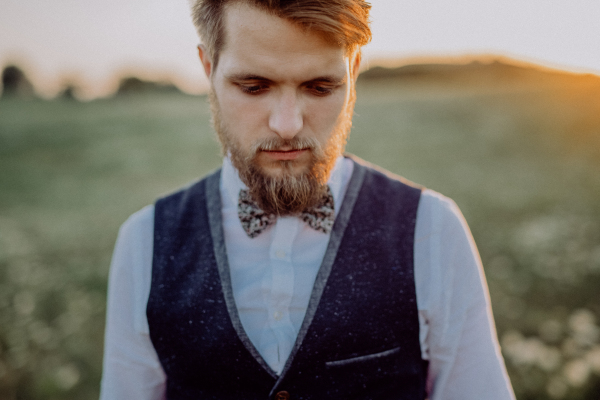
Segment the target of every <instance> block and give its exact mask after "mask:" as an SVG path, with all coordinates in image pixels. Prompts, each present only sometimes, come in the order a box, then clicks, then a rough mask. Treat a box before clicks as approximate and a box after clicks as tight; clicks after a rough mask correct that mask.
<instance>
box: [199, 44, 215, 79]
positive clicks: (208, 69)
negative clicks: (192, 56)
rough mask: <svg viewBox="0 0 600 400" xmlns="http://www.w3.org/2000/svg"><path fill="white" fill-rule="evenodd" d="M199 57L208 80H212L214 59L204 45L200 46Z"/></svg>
mask: <svg viewBox="0 0 600 400" xmlns="http://www.w3.org/2000/svg"><path fill="white" fill-rule="evenodd" d="M198 56H199V57H200V62H201V63H202V67H204V73H205V74H206V77H207V78H208V80H210V74H211V73H212V59H211V57H210V55H209V53H208V50H207V49H206V47H205V46H204V45H202V44H200V45H198Z"/></svg>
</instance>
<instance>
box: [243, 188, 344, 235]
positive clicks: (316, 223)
mask: <svg viewBox="0 0 600 400" xmlns="http://www.w3.org/2000/svg"><path fill="white" fill-rule="evenodd" d="M333 211H334V207H333V195H332V194H331V190H330V189H329V186H327V192H326V193H325V194H324V195H323V198H322V200H321V202H320V203H319V204H317V205H316V206H314V207H310V208H307V209H306V210H304V211H303V212H302V213H301V214H300V215H299V218H300V219H302V220H303V221H304V222H306V223H307V224H308V226H310V227H311V228H313V229H314V230H316V231H319V232H323V233H329V232H331V228H332V227H333V220H334V212H333ZM238 216H239V218H240V222H241V223H242V228H244V231H246V234H247V235H248V236H250V237H251V238H254V237H256V236H258V235H259V234H260V233H261V232H262V231H264V230H265V229H267V227H268V226H269V225H271V224H274V223H275V222H276V221H277V216H276V215H275V214H267V213H265V212H264V211H263V210H262V209H261V208H260V207H259V206H258V205H257V204H256V202H255V201H254V200H253V199H252V198H251V197H250V193H249V192H248V190H246V189H242V190H240V196H239V199H238Z"/></svg>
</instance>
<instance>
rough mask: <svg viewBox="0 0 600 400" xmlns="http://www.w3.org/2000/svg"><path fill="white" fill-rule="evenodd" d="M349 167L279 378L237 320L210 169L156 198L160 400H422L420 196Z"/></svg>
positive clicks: (151, 306)
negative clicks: (417, 265)
mask: <svg viewBox="0 0 600 400" xmlns="http://www.w3.org/2000/svg"><path fill="white" fill-rule="evenodd" d="M354 163H355V164H354V171H353V174H352V177H351V179H350V182H349V185H348V189H347V191H346V195H345V197H344V201H343V203H342V205H341V208H340V210H339V212H338V215H337V217H336V220H335V223H334V226H333V230H332V232H331V237H330V240H329V243H328V248H327V251H326V253H325V256H324V258H323V262H322V264H321V266H320V270H319V272H318V274H317V278H316V280H315V284H314V288H313V291H312V295H311V298H310V301H309V304H308V309H307V312H306V316H305V318H304V320H303V323H302V325H301V328H300V332H299V334H298V337H297V339H296V342H295V344H294V347H293V349H292V352H291V354H290V356H289V358H288V360H287V363H286V365H285V367H284V369H283V372H282V373H281V375H280V376H278V375H276V374H275V373H274V371H273V370H272V369H271V368H270V367H269V366H268V365H267V364H266V362H265V361H264V360H263V359H262V357H261V356H260V354H259V353H258V351H257V350H256V348H255V347H254V345H253V344H252V343H251V341H250V340H249V339H248V336H247V335H246V333H245V332H244V329H243V327H242V324H241V322H240V318H239V315H238V312H237V308H236V305H235V301H234V298H233V293H232V289H231V279H230V275H229V267H228V262H227V256H226V250H225V242H224V236H223V228H222V223H221V199H220V192H219V180H220V171H217V172H215V173H214V174H212V175H210V176H208V177H207V178H205V179H203V180H201V181H199V182H197V183H196V184H194V185H192V186H190V187H188V188H186V189H184V190H182V191H180V192H177V193H175V194H172V195H170V196H167V197H165V198H162V199H160V200H158V201H157V203H156V207H155V221H154V258H153V266H152V284H151V288H150V296H149V299H148V305H147V317H148V324H149V327H150V338H151V340H152V343H153V345H154V348H155V349H156V352H157V354H158V357H159V359H160V362H161V364H162V367H163V369H164V371H165V373H166V375H167V388H166V391H167V399H169V400H171V399H201V400H204V399H219V400H228V399H243V400H255V399H256V400H258V399H260V400H266V399H274V400H279V399H292V400H301V399H302V400H308V399H339V400H350V399H361V400H367V399H378V400H381V399H406V400H408V399H410V400H413V399H424V398H425V380H426V374H427V365H426V363H425V362H424V361H423V360H422V359H421V350H420V344H419V321H418V315H417V305H416V295H415V282H414V274H413V269H414V268H413V247H414V230H415V222H416V213H417V207H418V204H419V199H420V194H421V189H420V188H418V187H415V186H413V185H412V184H409V183H407V182H405V181H403V180H401V179H399V178H397V177H393V176H391V175H390V174H386V173H382V172H379V171H378V170H375V169H373V168H371V167H369V166H366V165H364V164H363V163H362V162H360V163H359V162H358V161H356V160H355V161H354Z"/></svg>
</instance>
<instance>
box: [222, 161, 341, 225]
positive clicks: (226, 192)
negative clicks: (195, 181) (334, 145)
mask: <svg viewBox="0 0 600 400" xmlns="http://www.w3.org/2000/svg"><path fill="white" fill-rule="evenodd" d="M344 168H345V163H344V157H343V156H339V157H338V158H337V160H336V161H335V165H334V167H333V169H332V170H331V174H330V175H329V180H328V181H327V184H328V185H329V188H330V189H331V194H332V195H333V202H334V205H335V214H336V215H337V212H338V210H339V207H340V205H341V204H342V198H341V196H342V195H343V193H342V192H343V189H344V187H345V180H344V175H345V174H344ZM247 188H248V187H247V186H246V185H245V184H244V182H242V180H241V179H240V176H239V174H238V171H237V169H235V167H234V166H233V164H232V163H231V159H230V158H229V156H226V157H224V158H223V168H222V170H221V197H222V202H225V199H227V201H228V202H229V204H230V205H234V204H235V205H237V203H238V196H239V193H240V190H242V189H247Z"/></svg>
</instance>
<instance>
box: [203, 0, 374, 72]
mask: <svg viewBox="0 0 600 400" xmlns="http://www.w3.org/2000/svg"><path fill="white" fill-rule="evenodd" d="M236 2H238V3H246V4H248V5H251V6H255V7H257V8H259V9H262V10H264V11H266V12H268V13H271V14H273V15H276V16H278V17H281V18H285V19H287V20H289V21H291V22H293V23H295V24H298V25H299V26H300V27H302V28H304V29H306V30H308V31H311V32H316V33H319V34H321V35H322V36H323V37H324V38H325V39H326V40H328V41H331V42H332V43H336V44H339V45H340V46H343V47H344V48H345V49H346V52H348V53H352V52H353V51H355V50H356V49H358V48H360V47H361V46H364V45H365V44H367V43H369V42H370V41H371V28H370V27H369V11H370V9H371V5H370V4H369V3H368V2H366V1H364V0H192V4H193V5H192V18H193V21H194V25H195V26H196V30H197V31H198V35H199V36H200V39H201V40H202V42H203V44H204V46H205V47H206V50H207V51H208V54H209V55H210V57H211V59H212V62H213V68H215V67H216V66H217V63H218V61H219V53H220V52H221V50H222V49H223V46H224V45H225V27H224V9H225V6H226V5H227V4H231V3H236Z"/></svg>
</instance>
